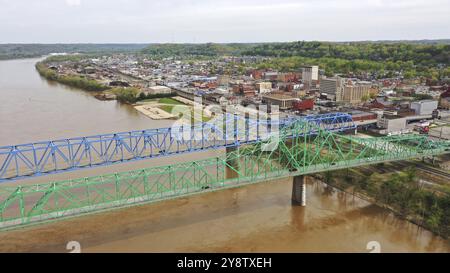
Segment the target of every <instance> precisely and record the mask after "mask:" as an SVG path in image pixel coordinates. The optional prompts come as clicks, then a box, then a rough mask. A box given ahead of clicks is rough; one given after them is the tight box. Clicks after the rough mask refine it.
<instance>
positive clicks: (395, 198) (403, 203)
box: [318, 163, 450, 238]
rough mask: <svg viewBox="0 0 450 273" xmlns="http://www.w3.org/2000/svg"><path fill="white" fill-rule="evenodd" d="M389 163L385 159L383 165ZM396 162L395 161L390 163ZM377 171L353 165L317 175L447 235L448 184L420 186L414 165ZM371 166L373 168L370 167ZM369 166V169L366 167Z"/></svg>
mask: <svg viewBox="0 0 450 273" xmlns="http://www.w3.org/2000/svg"><path fill="white" fill-rule="evenodd" d="M389 164H390V163H384V164H383V169H384V170H386V169H388V168H389V166H388V165H389ZM393 164H395V163H393ZM395 167H396V166H394V168H393V169H394V170H395V171H393V172H387V173H384V174H382V173H380V172H379V171H377V170H376V167H364V168H354V169H348V170H339V171H333V173H330V172H328V173H324V174H320V175H318V176H319V177H321V179H322V180H323V181H324V182H325V183H326V184H328V185H330V186H333V187H336V188H338V189H339V190H342V191H345V192H351V193H352V194H355V195H357V196H359V197H361V198H362V197H365V199H366V200H368V201H369V202H371V203H374V204H376V205H378V206H381V207H384V208H387V209H389V210H391V211H393V212H394V213H395V214H396V215H397V216H398V217H400V218H402V219H405V220H407V221H410V222H412V223H414V224H416V225H418V226H421V227H423V228H425V229H427V230H430V231H432V232H433V233H435V234H437V235H439V236H442V237H443V238H448V237H449V235H450V211H449V210H448V208H449V207H450V194H449V192H450V191H449V188H448V185H444V186H440V190H437V189H427V188H425V187H424V186H423V184H422V182H421V181H420V179H419V176H418V174H417V172H416V170H415V169H413V168H406V169H398V167H397V168H395ZM372 168H375V170H374V169H372ZM369 169H370V170H369Z"/></svg>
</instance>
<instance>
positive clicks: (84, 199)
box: [0, 114, 450, 228]
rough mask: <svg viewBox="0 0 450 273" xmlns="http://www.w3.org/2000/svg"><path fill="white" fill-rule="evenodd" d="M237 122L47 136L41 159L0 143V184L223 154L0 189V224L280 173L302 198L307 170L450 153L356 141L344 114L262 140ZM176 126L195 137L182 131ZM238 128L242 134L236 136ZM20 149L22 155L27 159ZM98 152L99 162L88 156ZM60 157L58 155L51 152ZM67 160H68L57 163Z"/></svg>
mask: <svg viewBox="0 0 450 273" xmlns="http://www.w3.org/2000/svg"><path fill="white" fill-rule="evenodd" d="M234 119H235V117H234ZM234 121H237V120H236V119H235V120H234ZM242 121H243V124H245V127H244V128H245V130H240V131H239V129H237V128H239V126H238V125H236V123H234V124H233V125H230V126H228V125H226V126H223V127H217V126H211V127H208V126H210V125H208V124H206V123H205V124H201V126H200V127H197V128H194V127H189V128H188V129H186V131H184V129H178V128H176V129H175V130H173V128H172V129H169V128H166V129H155V130H145V131H140V132H128V133H123V134H111V135H102V136H96V137H86V138H76V139H68V140H64V141H62V142H61V143H60V142H57V141H50V142H44V143H42V145H43V146H42V147H44V148H42V149H43V150H42V151H41V153H44V154H47V156H42V154H41V155H40V156H34V157H31V158H33V160H34V161H32V160H31V159H30V158H29V156H30V154H31V155H33V154H36V153H37V151H36V149H37V148H39V147H41V146H38V145H37V144H32V145H14V146H8V147H6V148H4V149H3V151H6V152H4V154H3V156H4V157H3V167H2V169H0V170H1V174H2V175H3V176H0V177H1V178H2V179H3V181H13V180H17V179H19V178H24V177H26V176H36V175H47V174H51V173H54V172H61V171H73V170H76V169H79V168H89V167H95V166H100V165H107V164H114V163H119V162H125V161H130V160H141V159H144V158H152V157H158V156H169V155H176V154H182V153H187V152H198V151H202V150H208V149H222V150H224V151H223V153H221V154H220V156H216V157H213V158H208V159H204V160H197V161H191V162H184V163H177V164H172V165H167V166H158V167H150V168H145V169H139V170H132V171H127V172H121V173H114V174H106V175H101V176H96V177H87V178H80V179H75V180H67V181H59V182H51V183H45V184H37V185H15V186H3V187H0V227H1V228H11V227H16V226H20V225H24V224H29V223H34V222H40V221H46V220H51V219H58V218H62V217H67V216H71V215H79V214H85V213H91V212H95V211H101V210H106V209H112V208H117V207H126V206H132V205H136V204H140V203H148V202H155V201H160V200H165V199H172V198H177V197H180V196H188V195H192V194H199V193H204V192H210V191H216V190H220V189H225V188H231V187H238V186H243V185H248V184H252V183H259V182H263V181H268V180H273V179H278V178H284V177H294V183H293V195H292V196H293V201H294V202H295V203H299V204H301V205H305V180H304V177H305V175H308V174H313V173H319V172H323V171H330V170H338V169H344V168H352V167H356V166H362V165H370V164H377V163H381V162H389V161H397V160H407V159H413V158H421V157H425V156H436V155H441V154H445V153H450V142H448V141H435V140H431V139H429V138H427V136H424V135H416V134H408V135H399V136H388V137H373V138H359V137H356V136H352V135H345V134H342V132H344V131H348V130H354V125H353V124H352V121H351V117H350V119H349V116H348V115H346V114H334V115H325V116H310V117H305V118H301V119H298V118H297V119H283V120H280V121H276V122H275V123H274V122H272V121H270V122H268V123H267V122H266V123H264V124H265V125H267V126H268V127H269V128H272V126H274V125H275V126H276V125H278V126H279V128H278V129H277V130H276V132H275V130H269V134H268V135H267V136H265V137H261V136H260V135H258V130H256V129H258V127H259V126H261V125H264V124H262V123H260V122H253V121H252V120H251V119H244V120H242ZM227 126H228V127H229V128H230V131H231V132H232V136H233V137H232V138H231V139H219V138H218V137H219V135H218V134H217V133H219V134H220V135H221V134H224V132H225V131H226V128H227ZM249 129H250V130H249ZM207 132H208V133H207ZM182 133H186V134H187V135H188V136H190V137H192V138H190V139H188V138H183V137H182V136H183V134H182ZM239 133H241V134H243V137H241V138H239V137H238V136H237V135H238V134H239ZM252 133H253V134H254V135H252ZM138 143H140V144H139V145H138ZM168 144H170V145H168ZM58 145H61V146H58ZM95 145H97V146H95ZM146 145H147V146H146ZM164 145H165V146H164ZM55 147H56V148H55ZM94 147H95V149H94ZM111 147H113V148H111ZM63 148H65V149H67V150H65V152H67V154H64V153H63V151H64V150H63ZM78 148H79V149H80V150H83V151H84V158H88V161H87V162H84V163H83V164H80V162H82V160H79V159H80V155H81V154H80V150H78ZM144 148H145V149H144ZM94 150H95V153H94V152H93V151H94ZM44 151H45V152H44ZM52 151H53V152H54V153H53V154H52ZM113 151H114V152H113ZM142 151H146V153H143V152H142ZM25 153H28V154H27V157H25ZM49 153H50V155H48V154H49ZM89 153H90V154H89ZM61 154H64V155H69V156H66V157H63V156H62V155H61ZM86 154H89V155H91V157H89V156H87V157H86ZM94 154H95V155H97V158H96V159H95V160H96V161H95V160H94V157H92V155H94ZM57 155H59V156H60V157H58V158H56V156H57ZM24 158H27V159H29V162H27V163H28V164H24V165H26V166H25V168H24V169H22V168H20V166H19V165H18V164H17V163H15V162H18V161H19V160H22V162H23V161H26V160H24ZM42 158H49V159H52V160H50V161H51V162H52V164H51V166H52V168H43V166H44V165H43V164H44V163H43V162H42ZM57 159H58V160H57ZM65 159H68V162H69V163H70V164H69V165H65V166H63V165H60V164H56V163H58V162H60V161H64V160H65ZM55 161H56V163H55ZM0 162H2V161H0ZM5 162H6V163H7V164H6V163H5ZM12 162H14V164H12ZM75 163H76V164H75ZM66 164H68V163H67V162H66ZM28 165H29V166H28ZM5 166H8V168H7V169H5ZM45 166H46V165H45ZM61 166H63V167H61ZM11 169H12V171H6V170H11ZM19 169H20V170H19Z"/></svg>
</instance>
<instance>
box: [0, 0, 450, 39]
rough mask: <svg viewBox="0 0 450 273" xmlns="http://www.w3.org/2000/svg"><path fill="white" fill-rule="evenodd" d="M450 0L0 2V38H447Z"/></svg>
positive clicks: (448, 33) (50, 0)
mask: <svg viewBox="0 0 450 273" xmlns="http://www.w3.org/2000/svg"><path fill="white" fill-rule="evenodd" d="M449 14H450V0H421V1H419V0H272V1H267V0H241V1H238V0H163V1H156V0H38V1H36V0H0V43H203V42H215V43H225V42H276V41H279V42H282V41H298V40H306V41H310V40H319V41H361V40H415V39H448V38H450V16H449Z"/></svg>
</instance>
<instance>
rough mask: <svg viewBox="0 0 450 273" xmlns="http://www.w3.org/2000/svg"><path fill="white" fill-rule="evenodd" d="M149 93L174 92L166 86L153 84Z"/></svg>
mask: <svg viewBox="0 0 450 273" xmlns="http://www.w3.org/2000/svg"><path fill="white" fill-rule="evenodd" d="M148 93H149V94H152V95H156V94H158V95H160V94H170V93H172V89H171V88H169V87H166V86H159V85H157V86H152V87H150V88H149V89H148Z"/></svg>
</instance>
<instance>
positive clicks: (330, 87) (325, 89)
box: [320, 78, 339, 100]
mask: <svg viewBox="0 0 450 273" xmlns="http://www.w3.org/2000/svg"><path fill="white" fill-rule="evenodd" d="M338 80H339V79H338V78H323V79H321V80H320V93H321V94H325V95H326V96H327V98H328V99H331V100H336V92H337V89H338Z"/></svg>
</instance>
